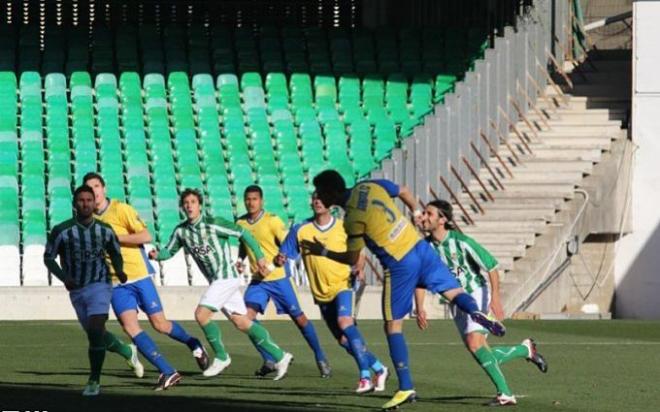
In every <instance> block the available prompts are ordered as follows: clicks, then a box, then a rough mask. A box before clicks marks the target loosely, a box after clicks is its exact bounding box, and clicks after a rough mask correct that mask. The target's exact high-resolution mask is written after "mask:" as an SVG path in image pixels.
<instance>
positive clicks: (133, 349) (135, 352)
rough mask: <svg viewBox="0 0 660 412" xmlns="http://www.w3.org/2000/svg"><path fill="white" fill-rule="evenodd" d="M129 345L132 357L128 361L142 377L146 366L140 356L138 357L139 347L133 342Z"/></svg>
mask: <svg viewBox="0 0 660 412" xmlns="http://www.w3.org/2000/svg"><path fill="white" fill-rule="evenodd" d="M128 346H130V347H131V358H130V359H127V360H126V363H127V364H128V367H129V368H131V369H132V370H133V373H134V374H135V376H136V377H138V378H141V377H143V376H144V366H142V362H140V358H139V357H138V348H137V346H135V345H133V344H132V343H131V344H130V345H128Z"/></svg>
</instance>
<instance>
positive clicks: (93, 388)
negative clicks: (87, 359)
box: [82, 381, 101, 396]
mask: <svg viewBox="0 0 660 412" xmlns="http://www.w3.org/2000/svg"><path fill="white" fill-rule="evenodd" d="M99 393H101V384H100V383H98V382H96V381H89V382H87V385H85V389H83V392H82V395H83V396H97V395H98V394H99Z"/></svg>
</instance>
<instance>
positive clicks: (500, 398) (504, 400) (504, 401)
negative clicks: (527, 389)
mask: <svg viewBox="0 0 660 412" xmlns="http://www.w3.org/2000/svg"><path fill="white" fill-rule="evenodd" d="M517 403H518V401H517V400H516V397H515V396H513V395H505V394H503V393H501V394H499V395H497V396H496V397H495V399H493V400H492V401H490V403H489V404H488V405H489V406H513V405H516V404H517Z"/></svg>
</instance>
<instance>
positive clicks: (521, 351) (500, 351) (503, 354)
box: [492, 345, 529, 365]
mask: <svg viewBox="0 0 660 412" xmlns="http://www.w3.org/2000/svg"><path fill="white" fill-rule="evenodd" d="M492 352H493V356H495V359H497V363H499V364H500V365H501V364H503V363H506V362H508V361H510V360H513V359H519V358H523V359H525V358H527V355H529V350H528V349H527V346H525V345H515V346H493V347H492Z"/></svg>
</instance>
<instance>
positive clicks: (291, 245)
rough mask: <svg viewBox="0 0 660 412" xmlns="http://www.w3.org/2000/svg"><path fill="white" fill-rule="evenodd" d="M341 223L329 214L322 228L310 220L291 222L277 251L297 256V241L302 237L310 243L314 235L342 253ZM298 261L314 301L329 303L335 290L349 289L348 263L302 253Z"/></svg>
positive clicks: (293, 256)
mask: <svg viewBox="0 0 660 412" xmlns="http://www.w3.org/2000/svg"><path fill="white" fill-rule="evenodd" d="M342 223H343V222H342V221H341V220H339V219H336V218H334V217H333V218H332V221H331V222H330V223H329V224H328V226H327V227H325V228H322V227H319V226H318V225H317V224H316V222H314V219H308V220H306V221H304V222H302V223H299V224H297V225H294V226H293V227H292V228H291V230H290V231H289V234H288V235H287V237H286V239H285V240H284V243H283V244H282V247H281V248H280V253H282V254H283V255H285V256H286V257H287V258H289V259H297V257H298V256H299V255H300V243H301V242H302V241H303V240H309V241H312V242H313V241H314V238H316V239H318V240H319V241H320V242H321V243H323V244H324V245H325V246H326V247H327V248H328V249H330V250H332V251H336V252H345V251H346V240H347V236H346V232H345V231H344V227H343V224H342ZM302 261H303V263H304V265H305V270H306V271H307V277H308V278H309V286H310V289H311V290H312V294H313V295H314V300H315V301H317V302H321V303H323V302H330V301H332V300H333V299H334V298H335V296H337V294H338V293H339V292H341V291H342V290H346V289H349V288H350V277H351V268H350V266H348V265H344V264H342V263H339V262H336V261H334V260H331V259H328V258H327V257H323V256H314V255H310V254H303V256H302Z"/></svg>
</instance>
